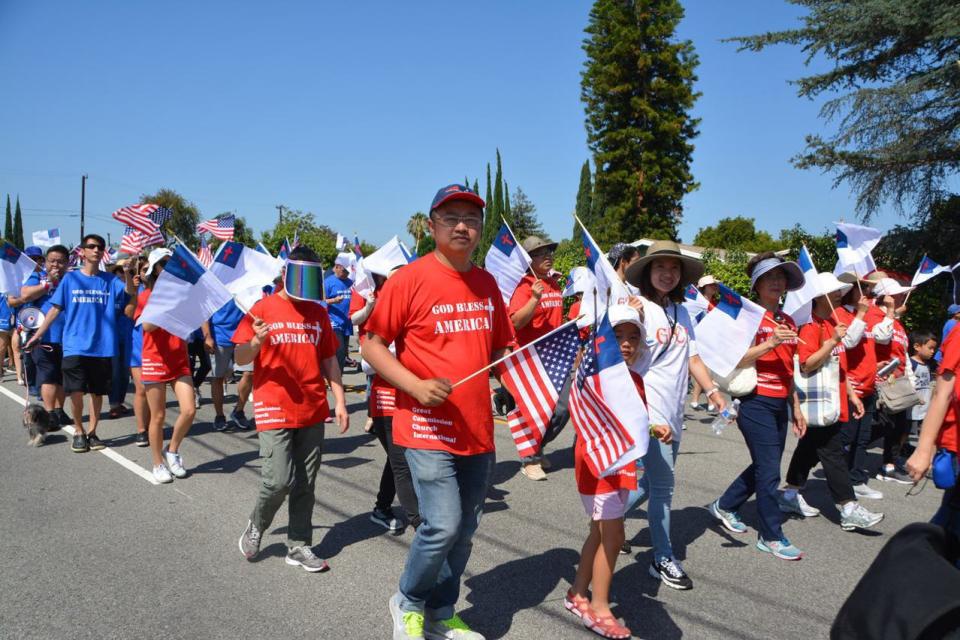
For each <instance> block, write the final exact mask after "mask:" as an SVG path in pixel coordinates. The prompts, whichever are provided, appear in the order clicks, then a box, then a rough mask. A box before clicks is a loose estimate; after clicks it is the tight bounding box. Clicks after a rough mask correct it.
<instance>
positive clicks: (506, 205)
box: [503, 180, 523, 241]
mask: <svg viewBox="0 0 960 640" xmlns="http://www.w3.org/2000/svg"><path fill="white" fill-rule="evenodd" d="M503 219H504V220H506V221H507V224H509V225H511V226H513V214H511V213H510V187H508V186H507V181H506V180H504V181H503ZM518 240H521V241H522V240H523V238H518Z"/></svg>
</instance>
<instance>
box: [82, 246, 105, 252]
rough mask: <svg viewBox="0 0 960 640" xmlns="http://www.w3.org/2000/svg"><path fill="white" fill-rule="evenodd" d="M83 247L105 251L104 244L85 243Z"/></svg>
mask: <svg viewBox="0 0 960 640" xmlns="http://www.w3.org/2000/svg"><path fill="white" fill-rule="evenodd" d="M83 248H84V249H91V250H93V249H96V250H97V251H103V245H102V244H85V245H83Z"/></svg>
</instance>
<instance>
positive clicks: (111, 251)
mask: <svg viewBox="0 0 960 640" xmlns="http://www.w3.org/2000/svg"><path fill="white" fill-rule="evenodd" d="M116 261H117V250H116V249H115V248H114V247H107V248H106V249H105V250H104V252H103V255H102V256H100V269H101V270H106V268H107V267H109V266H110V265H112V264H113V263H114V262H116Z"/></svg>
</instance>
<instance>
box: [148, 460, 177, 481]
mask: <svg viewBox="0 0 960 640" xmlns="http://www.w3.org/2000/svg"><path fill="white" fill-rule="evenodd" d="M153 479H154V480H156V481H157V482H159V483H160V484H168V483H170V482H173V476H172V475H170V471H169V470H167V467H166V465H162V464H158V465H154V467H153Z"/></svg>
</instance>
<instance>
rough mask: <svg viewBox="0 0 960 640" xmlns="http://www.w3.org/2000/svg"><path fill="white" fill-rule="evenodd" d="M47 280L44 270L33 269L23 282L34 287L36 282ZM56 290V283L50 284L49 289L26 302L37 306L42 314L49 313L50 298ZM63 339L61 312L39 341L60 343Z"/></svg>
mask: <svg viewBox="0 0 960 640" xmlns="http://www.w3.org/2000/svg"><path fill="white" fill-rule="evenodd" d="M45 282H47V274H46V272H45V271H43V272H40V273H37V272H36V271H34V272H33V273H31V274H30V277H29V278H27V281H26V282H24V283H23V286H25V287H35V286H37V285H38V284H44V283H45ZM56 290H57V285H51V286H50V290H49V291H48V292H47V293H45V294H43V295H42V296H40V297H39V298H36V299H35V300H32V301H31V302H28V303H27V304H28V305H29V306H32V307H37V308H38V309H40V311H42V312H43V313H44V314H47V313H50V308H51V306H52V305H51V304H50V298H52V297H53V293H54V292H55V291H56ZM62 339H63V314H61V315H60V316H59V317H58V318H57V319H56V320H54V321H53V324H51V325H50V328H49V329H47V332H46V333H45V334H43V339H42V340H41V341H40V343H41V344H60V341H61V340H62Z"/></svg>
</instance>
